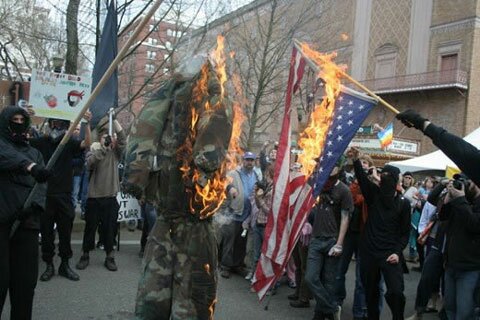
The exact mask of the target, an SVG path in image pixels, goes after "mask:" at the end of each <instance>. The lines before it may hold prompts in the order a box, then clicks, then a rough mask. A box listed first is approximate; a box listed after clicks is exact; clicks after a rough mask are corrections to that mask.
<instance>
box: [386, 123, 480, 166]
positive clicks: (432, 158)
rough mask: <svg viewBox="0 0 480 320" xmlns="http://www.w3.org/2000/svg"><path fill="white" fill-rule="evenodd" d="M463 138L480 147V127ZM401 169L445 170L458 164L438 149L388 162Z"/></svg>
mask: <svg viewBox="0 0 480 320" xmlns="http://www.w3.org/2000/svg"><path fill="white" fill-rule="evenodd" d="M463 140H465V141H467V142H469V143H471V144H472V145H474V146H475V147H477V148H480V128H477V129H476V130H475V131H473V132H471V133H470V134H468V135H467V136H466V137H465V138H463ZM388 164H390V165H392V166H395V167H397V168H399V169H400V171H402V172H405V171H410V172H416V171H424V170H445V169H446V168H447V166H449V167H454V168H456V167H457V166H456V165H455V164H454V163H453V161H452V160H450V158H448V157H447V156H446V155H445V154H444V153H443V152H442V151H440V150H438V151H435V152H432V153H429V154H426V155H423V156H420V157H416V158H412V159H408V160H403V161H393V162H390V163H388Z"/></svg>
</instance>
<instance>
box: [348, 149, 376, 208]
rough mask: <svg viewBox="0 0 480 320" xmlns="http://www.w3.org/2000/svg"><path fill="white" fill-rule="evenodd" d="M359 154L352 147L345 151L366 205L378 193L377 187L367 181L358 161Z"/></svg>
mask: <svg viewBox="0 0 480 320" xmlns="http://www.w3.org/2000/svg"><path fill="white" fill-rule="evenodd" d="M359 154H360V152H359V150H358V149H357V148H355V147H352V148H350V149H349V150H348V151H347V156H348V157H349V158H350V159H352V160H353V168H354V170H355V177H356V178H357V180H358V185H359V186H360V189H361V190H362V195H363V197H364V199H365V202H366V203H367V204H368V203H372V201H373V198H374V194H375V193H376V192H378V187H377V185H376V184H375V183H373V182H372V181H370V179H368V176H367V174H366V173H365V171H364V170H363V167H362V163H361V162H360V160H359V159H358V158H359Z"/></svg>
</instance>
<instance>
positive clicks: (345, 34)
mask: <svg viewBox="0 0 480 320" xmlns="http://www.w3.org/2000/svg"><path fill="white" fill-rule="evenodd" d="M340 38H341V39H342V40H343V41H347V40H348V39H350V37H349V36H348V34H347V33H345V32H344V33H342V34H341V35H340Z"/></svg>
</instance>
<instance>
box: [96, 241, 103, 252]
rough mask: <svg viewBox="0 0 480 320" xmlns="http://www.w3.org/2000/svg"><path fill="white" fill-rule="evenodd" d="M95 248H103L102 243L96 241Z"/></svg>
mask: <svg viewBox="0 0 480 320" xmlns="http://www.w3.org/2000/svg"><path fill="white" fill-rule="evenodd" d="M97 248H98V249H100V250H103V243H102V242H100V241H98V242H97Z"/></svg>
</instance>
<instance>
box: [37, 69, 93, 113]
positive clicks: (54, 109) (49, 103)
mask: <svg viewBox="0 0 480 320" xmlns="http://www.w3.org/2000/svg"><path fill="white" fill-rule="evenodd" d="M91 90H92V78H91V77H85V76H76V75H70V74H65V73H55V72H50V71H40V70H35V69H34V70H33V71H32V83H31V86H30V101H29V103H30V104H31V105H32V106H33V109H34V110H35V116H38V117H45V118H55V119H64V120H70V121H73V120H75V118H76V116H77V115H78V113H79V112H80V111H81V110H82V108H83V106H84V104H85V102H87V100H88V97H89V96H90V91H91Z"/></svg>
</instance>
